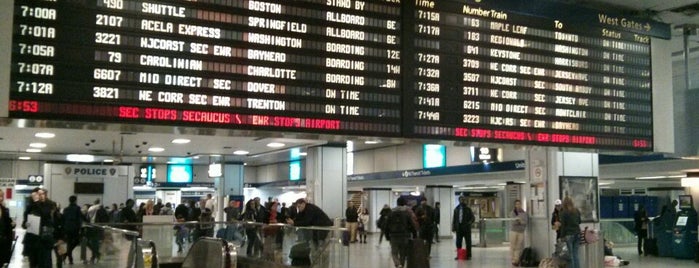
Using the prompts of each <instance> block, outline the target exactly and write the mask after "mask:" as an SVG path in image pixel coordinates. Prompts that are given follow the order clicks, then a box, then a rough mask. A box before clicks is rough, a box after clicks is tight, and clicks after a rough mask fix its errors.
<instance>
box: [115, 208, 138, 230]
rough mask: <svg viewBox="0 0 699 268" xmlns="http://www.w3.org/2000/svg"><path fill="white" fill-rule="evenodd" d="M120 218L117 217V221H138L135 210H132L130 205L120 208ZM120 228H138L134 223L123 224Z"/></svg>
mask: <svg viewBox="0 0 699 268" xmlns="http://www.w3.org/2000/svg"><path fill="white" fill-rule="evenodd" d="M120 214H121V219H119V222H121V223H136V222H138V217H136V212H134V211H133V209H131V208H130V207H125V208H122V209H121V213H120ZM121 228H122V229H126V230H132V231H136V230H138V226H136V225H124V226H122V227H121Z"/></svg>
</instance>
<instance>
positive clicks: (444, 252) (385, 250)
mask: <svg viewBox="0 0 699 268" xmlns="http://www.w3.org/2000/svg"><path fill="white" fill-rule="evenodd" d="M369 240H370V241H369V243H367V244H350V247H351V249H350V252H351V255H352V258H350V260H351V261H350V266H349V267H351V268H364V267H386V268H391V267H394V266H393V261H391V257H390V255H391V253H390V251H391V247H390V245H389V244H388V243H386V241H383V243H381V245H378V236H374V237H373V238H370V239H369ZM635 252H636V249H635V248H634V247H625V248H615V249H614V254H616V255H619V256H621V257H623V258H625V260H628V261H629V262H630V264H629V265H628V266H625V267H631V268H646V267H647V268H656V267H672V268H683V267H692V268H697V267H699V264H697V263H695V262H693V261H692V260H677V259H672V258H660V257H652V256H638V254H636V253H635ZM508 256H509V249H508V248H507V247H492V248H477V247H474V248H473V258H472V259H471V260H469V261H455V260H454V257H455V247H454V243H453V242H452V240H449V239H446V238H445V239H442V240H441V242H440V243H436V244H434V245H433V247H432V258H431V259H430V267H431V268H451V267H458V268H461V267H469V268H471V267H512V265H511V264H510V260H509V257H508Z"/></svg>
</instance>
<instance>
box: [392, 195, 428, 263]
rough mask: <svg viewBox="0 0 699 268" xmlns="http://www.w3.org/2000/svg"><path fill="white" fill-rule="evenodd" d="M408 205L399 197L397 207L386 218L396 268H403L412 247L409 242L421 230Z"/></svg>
mask: <svg viewBox="0 0 699 268" xmlns="http://www.w3.org/2000/svg"><path fill="white" fill-rule="evenodd" d="M406 205H407V202H406V200H405V198H404V197H402V196H401V197H399V198H398V200H396V207H395V208H393V209H392V210H391V213H389V214H388V217H387V218H386V234H387V235H388V236H387V239H388V241H390V243H391V257H392V258H393V264H394V265H395V267H396V268H403V265H404V264H405V260H406V258H407V253H408V248H409V247H410V244H409V243H408V242H409V240H410V239H411V238H412V237H416V236H417V231H418V230H419V229H420V226H419V225H418V223H417V217H416V216H415V213H413V211H412V210H411V209H410V208H409V207H408V206H406Z"/></svg>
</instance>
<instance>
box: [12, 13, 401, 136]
mask: <svg viewBox="0 0 699 268" xmlns="http://www.w3.org/2000/svg"><path fill="white" fill-rule="evenodd" d="M14 9H15V10H14V29H13V30H14V33H13V44H12V50H13V54H12V75H11V77H12V78H11V80H12V81H11V102H10V111H11V113H10V114H11V116H15V117H16V116H22V117H30V118H37V117H38V118H45V117H47V116H54V117H58V118H67V119H81V120H107V121H115V120H117V121H121V122H146V123H166V124H178V125H198V126H215V127H226V128H244V129H268V130H284V129H289V130H295V131H316V132H323V133H337V134H365V135H380V136H387V135H393V136H396V135H399V134H400V133H401V125H400V124H401V121H400V116H401V91H400V45H401V44H400V42H401V41H400V37H399V31H400V30H401V29H400V27H401V26H400V3H397V2H396V1H350V0H300V1H257V0H246V1H243V0H180V1H155V0H144V1H141V0H89V1H88V0H15V5H14Z"/></svg>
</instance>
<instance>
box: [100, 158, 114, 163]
mask: <svg viewBox="0 0 699 268" xmlns="http://www.w3.org/2000/svg"><path fill="white" fill-rule="evenodd" d="M102 162H105V163H113V162H114V160H113V159H104V160H102Z"/></svg>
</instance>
